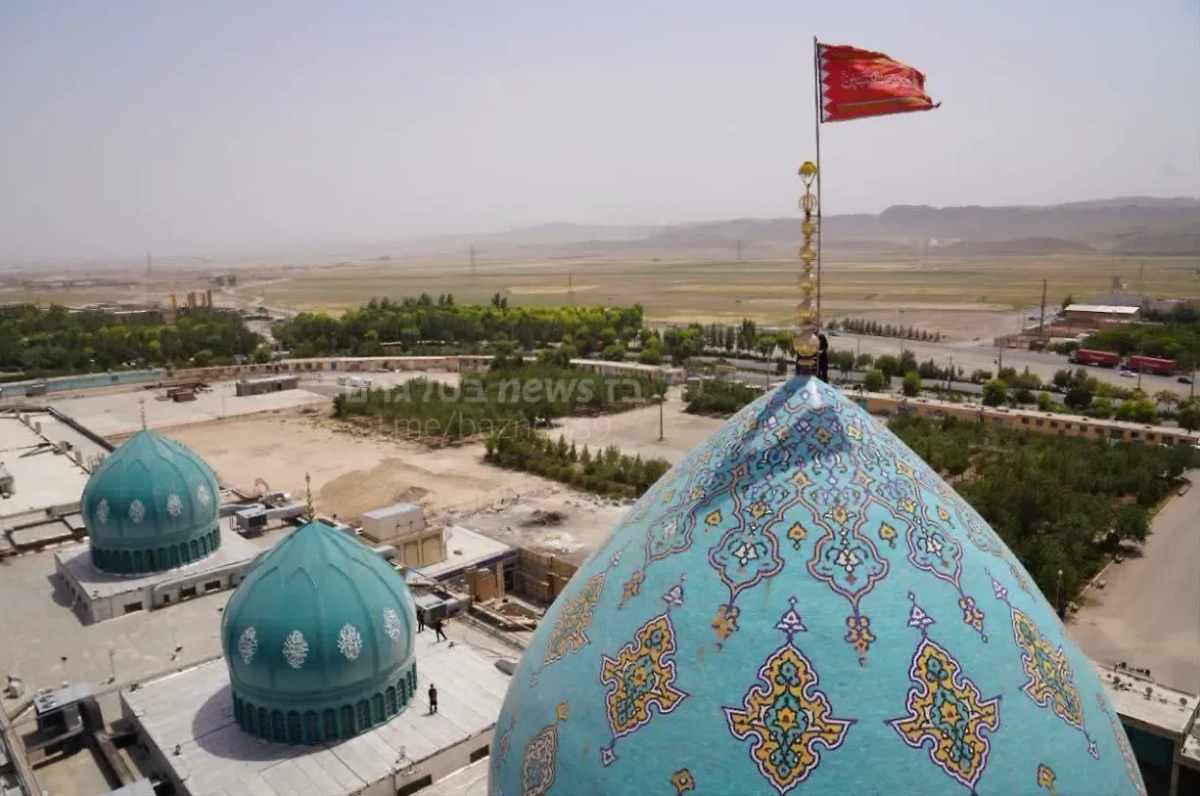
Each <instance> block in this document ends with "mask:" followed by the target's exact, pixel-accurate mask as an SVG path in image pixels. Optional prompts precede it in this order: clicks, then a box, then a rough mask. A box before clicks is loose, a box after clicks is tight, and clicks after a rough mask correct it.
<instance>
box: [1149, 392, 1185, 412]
mask: <svg viewBox="0 0 1200 796" xmlns="http://www.w3.org/2000/svg"><path fill="white" fill-rule="evenodd" d="M1154 401H1155V403H1157V404H1158V405H1159V406H1165V407H1166V408H1167V409H1168V410H1170V409H1172V408H1173V407H1174V406H1175V405H1176V404H1178V403H1179V396H1178V395H1176V394H1175V391H1174V390H1159V391H1158V392H1156V393H1154Z"/></svg>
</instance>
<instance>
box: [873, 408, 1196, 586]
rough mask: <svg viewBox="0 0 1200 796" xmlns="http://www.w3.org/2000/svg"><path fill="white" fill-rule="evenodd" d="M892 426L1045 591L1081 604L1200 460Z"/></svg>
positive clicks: (1140, 449) (956, 424)
mask: <svg viewBox="0 0 1200 796" xmlns="http://www.w3.org/2000/svg"><path fill="white" fill-rule="evenodd" d="M889 425H890V427H891V429H892V430H893V431H894V432H895V433H896V434H897V435H898V436H899V437H900V438H901V439H902V440H904V442H905V443H907V444H908V446H909V447H910V448H912V449H913V451H914V452H916V453H917V454H918V455H920V456H921V457H922V458H923V459H925V461H926V462H927V463H929V465H930V466H931V467H933V468H934V469H935V470H937V471H938V472H940V473H942V474H943V475H944V476H947V477H949V478H951V479H953V480H956V481H958V483H957V484H956V489H957V490H958V492H959V494H961V495H962V496H963V498H965V499H966V501H967V502H968V503H970V504H971V505H972V506H973V507H974V508H975V510H976V511H978V512H979V513H980V515H982V516H983V518H984V519H985V520H987V522H988V524H989V525H991V527H992V528H993V529H994V530H995V531H996V532H997V533H998V534H999V535H1000V537H1001V538H1002V539H1003V540H1004V542H1005V543H1006V544H1007V545H1008V546H1009V547H1010V548H1011V549H1012V551H1013V552H1014V553H1015V554H1016V555H1017V558H1018V559H1020V560H1021V563H1023V564H1024V565H1025V567H1026V569H1028V570H1029V572H1030V574H1032V575H1033V577H1034V580H1035V581H1036V582H1037V585H1038V587H1039V588H1041V589H1042V592H1043V593H1045V594H1047V595H1053V594H1054V593H1055V589H1056V586H1057V585H1058V576H1057V572H1058V571H1059V570H1062V572H1063V577H1062V595H1063V599H1064V601H1065V600H1068V599H1071V598H1073V597H1074V596H1075V595H1076V594H1077V593H1078V591H1079V589H1080V588H1081V587H1082V586H1083V584H1084V583H1086V582H1087V580H1088V579H1089V578H1091V577H1092V576H1093V575H1095V573H1096V572H1097V571H1098V570H1099V569H1100V567H1101V566H1103V562H1104V560H1105V556H1106V554H1108V553H1111V552H1112V551H1114V550H1115V549H1116V548H1117V546H1118V545H1120V544H1122V543H1127V542H1141V541H1144V540H1145V538H1146V536H1147V535H1148V534H1149V532H1150V513H1149V512H1150V510H1151V509H1153V507H1154V506H1156V505H1157V504H1158V503H1160V502H1161V501H1162V500H1164V499H1165V498H1166V497H1167V496H1168V495H1169V494H1170V493H1171V491H1172V490H1173V489H1175V488H1176V487H1177V486H1178V483H1179V478H1180V476H1181V475H1182V474H1183V472H1184V471H1185V470H1186V469H1189V468H1192V467H1195V466H1197V465H1198V464H1200V462H1198V461H1197V455H1196V452H1195V451H1194V450H1193V449H1191V448H1190V447H1188V446H1185V445H1178V446H1173V447H1160V446H1156V445H1128V444H1118V445H1109V444H1108V443H1105V442H1092V441H1087V440H1082V439H1076V438H1071V437H1053V436H1048V435H1042V434H1035V433H1029V432H1022V431H1016V430H1011V429H1006V428H1001V427H998V426H994V425H990V424H979V423H968V422H960V421H956V420H954V419H953V418H948V419H946V420H944V421H941V422H933V421H930V420H927V419H924V418H917V417H913V416H901V417H896V418H893V419H892V420H891V421H890V423H889Z"/></svg>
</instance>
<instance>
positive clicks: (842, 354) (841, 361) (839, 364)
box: [829, 351, 854, 378]
mask: <svg viewBox="0 0 1200 796" xmlns="http://www.w3.org/2000/svg"><path fill="white" fill-rule="evenodd" d="M829 364H830V365H832V366H834V367H835V368H837V369H838V370H840V371H841V372H842V377H843V378H845V376H846V375H847V374H848V373H850V371H852V370H854V352H853V351H834V352H832V354H831V355H830V357H829Z"/></svg>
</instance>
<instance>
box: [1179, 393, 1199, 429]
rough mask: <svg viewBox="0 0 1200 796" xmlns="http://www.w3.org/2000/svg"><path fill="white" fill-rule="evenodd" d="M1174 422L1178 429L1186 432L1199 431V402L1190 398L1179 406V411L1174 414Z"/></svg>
mask: <svg viewBox="0 0 1200 796" xmlns="http://www.w3.org/2000/svg"><path fill="white" fill-rule="evenodd" d="M1175 422H1177V423H1178V424H1179V427H1180V428H1184V429H1187V430H1188V431H1196V430H1197V429H1200V400H1197V399H1195V398H1191V399H1189V400H1187V401H1184V402H1183V403H1182V404H1180V406H1179V411H1178V412H1177V413H1176V414H1175Z"/></svg>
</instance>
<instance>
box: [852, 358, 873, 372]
mask: <svg viewBox="0 0 1200 796" xmlns="http://www.w3.org/2000/svg"><path fill="white" fill-rule="evenodd" d="M874 362H875V357H873V356H871V355H870V354H859V355H858V356H857V357H855V359H854V369H855V370H866V369H868V368H869V367H871V365H872V364H873V363H874Z"/></svg>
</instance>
